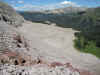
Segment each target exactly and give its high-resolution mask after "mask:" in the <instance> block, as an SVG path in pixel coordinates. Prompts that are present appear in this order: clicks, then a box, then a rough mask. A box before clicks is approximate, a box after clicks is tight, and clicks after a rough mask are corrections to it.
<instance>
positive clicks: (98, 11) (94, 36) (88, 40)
mask: <svg viewBox="0 0 100 75" xmlns="http://www.w3.org/2000/svg"><path fill="white" fill-rule="evenodd" d="M21 15H23V16H24V17H25V18H26V19H27V20H30V21H37V22H42V23H45V21H50V22H51V23H56V25H57V26H60V27H64V28H69V27H70V28H73V29H75V30H78V31H80V32H79V33H77V34H75V35H76V39H75V40H74V42H75V47H76V48H77V49H78V50H80V51H82V52H86V53H92V54H94V55H96V56H97V57H100V7H98V8H88V9H87V10H86V11H81V12H77V13H69V14H68V13H61V14H53V13H49V14H44V13H29V12H22V13H21ZM30 16H32V17H30ZM33 17H34V19H33Z"/></svg>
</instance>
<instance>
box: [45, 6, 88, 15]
mask: <svg viewBox="0 0 100 75" xmlns="http://www.w3.org/2000/svg"><path fill="white" fill-rule="evenodd" d="M86 9H87V8H85V7H65V8H59V9H54V10H49V11H47V12H46V13H54V14H61V13H65V14H66V13H77V12H81V11H86Z"/></svg>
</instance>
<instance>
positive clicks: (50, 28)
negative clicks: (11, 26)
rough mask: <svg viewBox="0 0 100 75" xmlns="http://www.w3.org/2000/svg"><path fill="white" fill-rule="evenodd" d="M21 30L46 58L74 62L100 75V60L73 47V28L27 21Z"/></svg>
mask: <svg viewBox="0 0 100 75" xmlns="http://www.w3.org/2000/svg"><path fill="white" fill-rule="evenodd" d="M19 31H20V32H22V34H24V35H25V36H26V38H27V39H29V41H30V45H31V46H32V48H34V50H36V51H37V53H38V54H39V55H40V56H41V57H43V58H44V59H45V60H47V61H60V62H62V63H63V62H72V64H73V65H74V66H75V67H78V68H82V69H87V70H89V71H92V72H94V73H95V74H96V75H100V71H99V70H100V60H99V59H98V58H96V57H95V56H93V55H91V54H85V53H80V52H78V51H77V50H75V48H74V47H73V39H74V38H75V37H74V32H75V31H74V30H72V29H71V28H60V27H57V26H54V25H46V24H41V23H31V22H28V21H27V22H25V23H23V26H22V27H20V28H19ZM33 52H34V51H33ZM31 54H34V53H31Z"/></svg>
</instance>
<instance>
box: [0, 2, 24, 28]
mask: <svg viewBox="0 0 100 75" xmlns="http://www.w3.org/2000/svg"><path fill="white" fill-rule="evenodd" d="M0 20H2V21H5V22H6V23H8V24H10V25H13V26H15V27H17V26H20V25H21V24H22V22H23V21H24V18H23V17H22V16H20V15H19V14H18V13H16V11H15V10H14V9H13V8H12V7H11V6H9V5H8V4H6V3H3V2H0Z"/></svg>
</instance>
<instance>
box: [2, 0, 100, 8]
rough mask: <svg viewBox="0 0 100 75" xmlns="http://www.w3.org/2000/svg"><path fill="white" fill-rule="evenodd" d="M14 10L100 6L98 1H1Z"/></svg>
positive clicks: (99, 0)
mask: <svg viewBox="0 0 100 75" xmlns="http://www.w3.org/2000/svg"><path fill="white" fill-rule="evenodd" d="M1 1H4V2H7V3H8V4H9V5H11V6H13V7H14V8H15V9H16V10H48V9H55V8H61V7H67V6H77V7H80V6H84V7H96V6H100V0H1Z"/></svg>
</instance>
